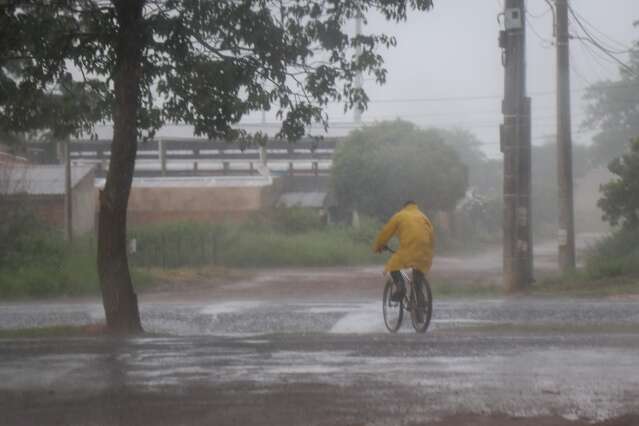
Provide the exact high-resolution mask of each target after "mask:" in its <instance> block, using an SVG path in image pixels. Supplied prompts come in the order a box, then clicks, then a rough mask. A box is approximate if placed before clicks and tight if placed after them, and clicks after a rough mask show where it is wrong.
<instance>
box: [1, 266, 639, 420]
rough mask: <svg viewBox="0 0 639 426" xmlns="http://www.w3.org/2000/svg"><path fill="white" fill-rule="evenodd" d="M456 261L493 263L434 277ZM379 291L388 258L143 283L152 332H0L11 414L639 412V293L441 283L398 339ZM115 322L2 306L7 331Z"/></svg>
mask: <svg viewBox="0 0 639 426" xmlns="http://www.w3.org/2000/svg"><path fill="white" fill-rule="evenodd" d="M482 256H483V257H484V258H486V257H487V256H488V255H487V254H483V255H482ZM484 260H485V259H484ZM455 264H458V265H462V264H463V265H465V267H466V268H467V270H466V273H470V274H477V275H481V273H486V274H494V270H493V269H490V270H486V269H483V270H482V271H483V272H482V271H479V270H477V271H474V270H473V267H472V265H473V263H472V261H469V262H458V261H457V260H456V259H443V261H441V262H440V263H439V267H438V268H439V271H435V272H436V273H438V274H440V276H443V275H446V267H445V265H449V266H450V265H455ZM476 264H479V265H483V266H485V265H486V262H485V261H483V260H482V261H479V262H476ZM442 265H444V266H442ZM469 265H470V266H469ZM451 269H454V270H455V271H454V272H455V273H458V272H459V269H460V268H457V267H454V268H451ZM380 287H381V279H380V276H379V268H333V269H314V270H313V269H303V270H271V271H256V272H255V273H254V274H253V275H252V276H251V277H248V278H246V279H242V280H239V281H236V282H232V283H221V284H219V285H217V284H216V285H202V286H197V285H196V286H193V287H192V288H191V289H189V290H188V291H184V289H181V290H180V291H176V290H175V289H173V290H167V291H165V292H160V293H152V294H142V295H141V298H140V300H141V314H142V318H143V325H144V328H145V330H146V331H147V332H150V334H148V335H146V336H144V337H136V338H129V339H116V338H106V337H94V338H88V337H85V338H46V339H43V338H34V339H24V338H22V339H0V425H5V424H6V425H149V424H153V425H423V424H439V425H442V426H452V425H473V426H476V425H480V426H483V425H486V426H488V425H490V426H505V425H509V426H510V425H517V426H533V425H534V426H550V425H561V426H564V425H565V426H575V425H586V424H601V425H604V424H605V425H606V426H638V425H639V302H638V301H637V299H632V298H619V299H615V300H611V299H597V300H583V299H540V298H537V299H534V298H524V299H520V298H499V299H478V300H471V299H448V300H442V299H438V298H437V294H435V298H436V299H435V305H434V315H433V322H432V326H431V329H430V330H429V331H428V333H427V334H425V335H417V334H415V333H414V332H413V331H412V330H411V329H410V324H405V327H404V328H403V329H402V330H400V333H398V334H395V335H391V334H389V333H387V332H386V331H385V328H384V325H383V322H382V317H381V305H380V301H379V300H378V296H379V293H380ZM103 318H104V314H103V311H102V307H101V305H100V304H99V303H98V301H96V300H69V301H56V302H39V303H4V304H0V328H5V329H6V328H21V327H34V326H44V325H54V324H56V325H59V324H87V323H96V322H100V321H102V320H103Z"/></svg>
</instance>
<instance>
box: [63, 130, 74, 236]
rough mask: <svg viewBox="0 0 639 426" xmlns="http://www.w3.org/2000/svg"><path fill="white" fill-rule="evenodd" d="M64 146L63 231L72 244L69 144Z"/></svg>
mask: <svg viewBox="0 0 639 426" xmlns="http://www.w3.org/2000/svg"><path fill="white" fill-rule="evenodd" d="M63 145H64V229H65V232H66V237H67V241H68V242H69V243H72V242H73V192H72V191H73V188H72V187H71V142H70V141H69V139H67V140H66V141H64V142H63Z"/></svg>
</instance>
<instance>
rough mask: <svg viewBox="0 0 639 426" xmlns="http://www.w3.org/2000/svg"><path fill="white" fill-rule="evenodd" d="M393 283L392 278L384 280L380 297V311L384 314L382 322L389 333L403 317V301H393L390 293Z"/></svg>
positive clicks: (398, 325) (397, 326) (394, 329)
mask: <svg viewBox="0 0 639 426" xmlns="http://www.w3.org/2000/svg"><path fill="white" fill-rule="evenodd" d="M394 288H395V284H394V283H393V280H392V278H389V279H388V281H386V285H385V286H384V295H383V297H382V313H383V314H384V324H386V328H387V329H388V331H390V332H391V333H395V332H396V331H397V330H399V327H401V325H402V319H403V318H404V303H403V302H393V301H392V300H391V295H392V294H393V289H394Z"/></svg>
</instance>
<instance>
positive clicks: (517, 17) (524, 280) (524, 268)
mask: <svg viewBox="0 0 639 426" xmlns="http://www.w3.org/2000/svg"><path fill="white" fill-rule="evenodd" d="M525 16H526V9H525V2H524V0H506V2H505V5H504V14H503V19H504V30H503V31H502V32H501V33H500V37H499V45H500V47H501V48H502V49H503V56H502V61H503V65H504V67H505V81H504V101H503V103H502V113H503V115H504V123H503V124H502V126H501V129H500V140H501V151H502V153H503V154H504V188H503V189H504V193H503V194H504V218H503V274H504V286H505V287H506V289H507V290H508V291H511V292H517V291H521V290H524V289H525V288H527V287H528V286H529V285H530V284H531V283H532V282H533V245H532V229H531V226H530V223H531V204H530V192H531V191H530V190H531V185H530V184H531V178H530V177H531V155H530V152H531V150H530V143H531V134H530V131H531V126H530V110H531V108H530V98H528V97H527V96H526V55H525V48H526V19H525Z"/></svg>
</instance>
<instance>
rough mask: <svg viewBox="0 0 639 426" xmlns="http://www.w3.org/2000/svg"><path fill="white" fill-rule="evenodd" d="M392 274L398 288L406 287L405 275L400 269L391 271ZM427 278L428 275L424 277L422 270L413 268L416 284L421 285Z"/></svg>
mask: <svg viewBox="0 0 639 426" xmlns="http://www.w3.org/2000/svg"><path fill="white" fill-rule="evenodd" d="M390 275H391V278H393V282H394V283H395V285H396V286H397V288H399V289H406V283H405V282H404V277H403V276H402V273H401V272H400V271H391V273H390ZM425 279H426V277H424V274H423V273H422V271H418V270H417V269H413V280H414V281H415V284H417V285H418V286H421V285H422V283H423V282H424V280H425Z"/></svg>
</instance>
